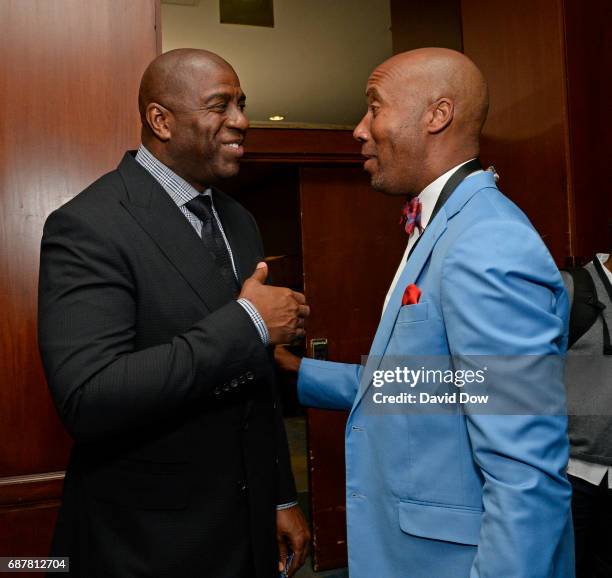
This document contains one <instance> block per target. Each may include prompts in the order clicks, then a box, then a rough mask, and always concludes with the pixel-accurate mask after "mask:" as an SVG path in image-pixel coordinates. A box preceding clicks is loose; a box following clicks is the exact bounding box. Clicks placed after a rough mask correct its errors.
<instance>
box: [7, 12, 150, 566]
mask: <svg viewBox="0 0 612 578" xmlns="http://www.w3.org/2000/svg"><path fill="white" fill-rule="evenodd" d="M158 18H159V6H158V1H157V0H138V1H137V2H135V1H133V0H100V1H96V2H82V1H81V0H54V1H53V2H50V1H48V0H3V2H1V3H0V50H1V52H2V55H3V62H2V68H1V70H0V102H2V106H1V107H0V130H1V131H2V133H1V135H0V309H1V310H2V312H3V315H2V318H1V320H0V343H1V344H2V346H1V348H0V385H1V387H0V407H1V408H2V416H1V419H0V440H2V443H1V445H0V503H3V504H8V503H9V502H12V503H13V504H14V505H13V506H11V507H10V511H9V510H6V508H7V507H8V506H6V507H5V508H4V509H3V511H2V514H1V515H0V536H1V537H0V555H17V554H18V555H37V556H38V555H40V556H42V555H44V554H45V553H46V552H47V548H48V537H49V535H50V532H51V524H52V522H53V519H54V517H55V508H56V505H57V498H58V495H59V490H60V487H61V483H56V482H52V481H50V478H49V477H48V476H47V478H46V482H44V483H43V482H42V481H41V480H38V486H36V484H35V483H33V482H31V480H30V482H29V483H24V480H27V479H30V477H31V475H32V474H41V473H45V472H56V471H59V470H62V469H63V468H64V467H65V464H66V460H67V456H68V450H69V446H70V440H69V438H68V436H67V435H66V434H65V433H64V430H63V427H62V425H61V424H60V422H59V420H58V418H57V416H56V413H55V409H54V408H53V405H52V403H51V399H50V396H49V394H48V392H47V388H46V385H45V381H44V377H43V373H42V369H41V365H40V361H39V357H38V347H37V341H36V309H37V308H36V301H37V283H38V258H39V247H40V238H41V234H42V225H43V223H44V221H45V219H46V217H47V215H48V214H49V213H50V212H51V211H52V210H53V209H55V208H56V207H58V206H59V205H61V204H62V203H64V202H65V201H67V200H68V199H70V198H71V197H72V196H74V195H75V194H77V193H78V192H79V191H80V190H82V189H83V188H84V187H85V186H86V185H88V184H89V183H90V182H92V181H93V180H94V179H96V178H97V177H99V176H100V175H101V174H103V173H104V172H106V171H108V170H110V169H112V168H113V167H115V166H116V165H117V164H118V162H119V161H120V159H121V156H122V154H123V151H124V150H125V149H127V148H130V147H134V146H136V145H137V144H138V142H139V118H138V110H137V92H138V84H139V81H140V76H141V75H142V72H143V70H144V68H145V67H146V65H147V63H148V62H149V61H150V60H151V59H152V58H153V57H155V55H156V54H157V53H158V51H159V45H158V43H159V37H158V28H159V27H158ZM156 27H157V30H156ZM19 476H26V478H23V477H19ZM43 477H44V476H43ZM52 477H53V476H51V478H52ZM32 484H34V485H32ZM40 484H43V486H44V485H45V484H47V485H46V489H44V491H43V490H41V486H40ZM49 484H50V485H49ZM35 487H38V490H33V488H35ZM36 491H39V492H42V493H40V494H39V495H36ZM32 492H34V493H32ZM28 496H29V498H28ZM32 500H34V502H36V503H34V502H32ZM41 500H42V501H41ZM24 502H32V503H29V505H28V506H27V507H24V506H23V503H24ZM20 503H21V504H22V506H21V507H20V506H19V504H20ZM37 504H38V505H37ZM41 504H42V505H41ZM7 524H11V525H13V526H14V531H13V530H10V531H9V530H8V529H7ZM15 548H17V550H15Z"/></svg>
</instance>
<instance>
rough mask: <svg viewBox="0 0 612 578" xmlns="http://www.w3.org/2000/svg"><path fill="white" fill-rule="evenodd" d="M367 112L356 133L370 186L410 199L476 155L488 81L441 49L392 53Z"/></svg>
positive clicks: (370, 89)
mask: <svg viewBox="0 0 612 578" xmlns="http://www.w3.org/2000/svg"><path fill="white" fill-rule="evenodd" d="M366 94H367V98H368V112H367V113H366V115H365V116H364V117H363V119H362V120H361V122H360V123H359V125H358V126H357V128H356V129H355V131H354V136H355V138H357V139H358V140H360V141H361V142H362V153H363V154H364V155H365V156H367V157H369V159H368V161H366V163H365V165H364V167H365V169H366V170H367V171H368V172H370V173H371V175H372V185H373V186H374V188H376V189H378V190H381V191H383V192H387V193H390V194H409V195H416V194H419V193H420V191H421V190H422V189H423V188H424V187H425V186H427V185H428V184H429V183H430V182H432V181H433V180H435V179H436V178H437V177H438V176H440V175H442V174H443V173H445V172H446V171H447V170H449V169H451V168H452V167H454V166H456V165H458V164H460V163H462V162H464V161H467V160H469V159H470V158H473V157H476V156H478V153H479V138H480V133H481V130H482V127H483V125H484V122H485V120H486V117H487V110H488V105H489V97H488V89H487V83H486V81H485V79H484V77H483V75H482V73H481V72H480V71H479V70H478V68H477V67H476V65H475V64H474V63H473V62H472V61H471V60H470V59H469V58H467V57H466V56H465V55H463V54H461V53H460V52H455V51H454V50H448V49H445V48H421V49H418V50H411V51H410V52H404V53H401V54H397V55H395V56H393V57H391V58H389V59H388V60H386V61H385V62H383V63H382V64H381V65H380V66H378V67H377V68H376V69H375V70H374V72H372V74H371V76H370V78H369V79H368V85H367V92H366Z"/></svg>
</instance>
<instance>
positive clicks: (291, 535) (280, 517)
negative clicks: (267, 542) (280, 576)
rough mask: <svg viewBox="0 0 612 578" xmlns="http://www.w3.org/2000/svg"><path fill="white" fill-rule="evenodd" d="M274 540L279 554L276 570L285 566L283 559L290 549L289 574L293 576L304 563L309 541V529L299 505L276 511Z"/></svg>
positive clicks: (285, 558)
mask: <svg viewBox="0 0 612 578" xmlns="http://www.w3.org/2000/svg"><path fill="white" fill-rule="evenodd" d="M276 540H277V541H278V552H279V555H280V560H279V562H278V571H279V572H282V571H283V569H284V568H285V560H287V555H288V551H289V550H291V551H292V552H293V553H294V557H293V562H291V566H290V568H289V576H293V575H294V574H295V573H296V572H297V571H298V570H299V569H300V568H301V567H302V566H303V565H304V562H305V561H306V554H307V553H308V544H309V543H310V530H309V529H308V524H307V523H306V519H305V518H304V514H302V510H300V508H299V506H293V507H291V508H287V509H285V510H277V511H276Z"/></svg>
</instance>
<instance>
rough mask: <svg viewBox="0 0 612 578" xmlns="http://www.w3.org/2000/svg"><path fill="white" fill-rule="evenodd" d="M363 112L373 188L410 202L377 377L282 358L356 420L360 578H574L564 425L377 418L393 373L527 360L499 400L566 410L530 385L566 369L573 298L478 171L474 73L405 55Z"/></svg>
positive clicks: (556, 415)
mask: <svg viewBox="0 0 612 578" xmlns="http://www.w3.org/2000/svg"><path fill="white" fill-rule="evenodd" d="M367 98H368V111H367V113H366V115H365V116H364V118H363V119H362V121H361V122H360V123H359V125H358V126H357V128H356V129H355V132H354V136H355V138H357V139H358V140H359V141H361V143H362V153H363V154H364V155H365V156H366V157H367V160H366V162H365V165H364V166H365V169H366V170H367V171H368V172H369V173H370V175H371V179H372V185H373V187H374V188H376V189H377V190H380V191H382V192H383V193H386V194H392V195H408V196H409V198H412V199H416V200H413V201H412V202H411V203H410V204H409V205H408V207H407V208H406V210H405V215H406V230H407V232H408V233H409V234H410V237H409V241H408V246H407V249H406V253H405V255H404V257H403V258H402V262H401V264H400V267H399V269H398V271H397V274H396V276H395V279H394V280H393V283H392V285H391V288H390V290H389V294H388V297H387V300H386V303H385V308H384V312H383V316H382V319H381V322H380V325H379V327H378V330H377V332H376V336H375V338H374V341H373V343H372V347H371V350H370V355H369V357H368V361H367V363H366V365H365V366H356V365H347V364H342V363H333V362H324V361H316V360H312V359H304V360H302V361H301V363H300V361H299V360H298V359H297V358H294V357H293V356H291V355H290V354H288V353H287V352H286V351H285V350H282V349H280V350H279V351H278V352H277V361H278V363H279V364H280V366H281V367H284V368H285V369H294V370H299V376H298V387H299V395H300V399H301V401H302V403H303V404H304V405H308V406H312V407H320V408H331V409H348V410H351V413H350V416H349V418H348V422H347V426H346V483H347V488H346V507H347V519H348V549H349V570H350V576H351V578H572V577H573V576H574V562H573V537H572V530H571V519H570V494H571V490H570V486H569V484H568V482H567V479H566V477H565V467H566V463H567V458H568V441H567V434H566V418H565V417H564V416H563V415H560V414H562V411H541V412H539V411H538V412H535V411H534V412H533V415H524V413H525V412H521V411H519V410H517V409H516V407H512V408H511V407H508V409H507V411H506V410H505V409H504V407H503V406H501V405H498V406H497V411H495V412H493V413H491V412H489V413H487V412H486V411H478V410H477V409H474V407H473V406H472V405H471V404H461V403H459V402H457V403H453V402H452V401H449V402H448V403H447V404H446V411H444V412H441V411H437V412H436V411H427V410H425V411H420V412H412V413H410V412H407V411H406V412H404V411H402V410H401V409H399V410H398V406H390V407H393V409H392V410H391V409H389V411H385V410H384V409H382V410H379V411H375V410H373V403H372V399H373V396H374V394H375V393H376V392H377V391H381V390H380V388H377V387H376V386H375V385H373V379H372V378H373V376H376V375H378V376H380V368H381V367H386V368H388V367H390V366H392V365H393V364H392V363H391V362H390V361H389V360H391V359H392V358H393V356H401V358H403V359H409V358H411V356H417V357H418V356H439V358H440V359H442V358H444V357H445V356H446V357H447V358H448V359H450V358H451V356H452V357H453V359H457V356H491V358H493V357H494V356H497V357H499V358H503V359H510V358H513V359H518V360H522V361H521V364H520V365H521V370H520V371H517V373H516V375H515V376H514V377H513V379H511V380H507V382H504V383H503V385H502V387H501V388H498V390H497V391H496V392H495V391H494V392H493V393H495V394H496V395H501V396H502V397H503V396H504V395H507V396H508V398H509V399H510V398H515V399H523V401H524V400H526V399H531V397H533V396H535V397H538V396H539V397H542V398H546V399H551V400H553V406H555V407H557V408H559V407H561V408H562V407H563V406H564V387H563V383H562V378H561V376H560V374H559V373H554V372H552V371H550V372H545V378H544V379H541V378H537V379H534V376H535V375H536V372H537V365H538V360H539V361H541V360H542V359H544V360H546V359H559V356H562V355H564V353H565V347H566V324H567V298H566V295H565V292H564V289H563V284H562V281H561V278H560V276H559V273H558V271H557V267H556V266H555V263H554V262H553V260H552V258H551V256H550V254H549V253H548V251H547V249H546V247H545V246H544V244H543V243H542V241H541V239H540V237H539V236H538V234H537V232H536V231H535V230H534V229H533V227H532V226H531V224H530V223H529V221H528V219H527V217H526V216H525V215H524V214H523V213H522V212H521V211H520V209H518V208H517V207H516V206H515V205H514V204H513V203H512V202H511V201H510V200H508V199H507V198H506V197H505V196H504V195H503V194H502V193H501V192H500V191H499V190H498V188H497V186H496V181H495V175H494V174H493V173H491V172H489V171H482V170H480V169H479V165H478V161H477V160H475V159H477V157H478V154H479V137H480V132H481V129H482V126H483V124H484V121H485V118H486V114H487V108H488V92H487V86H486V82H485V80H484V78H483V77H482V74H481V73H480V71H479V70H478V69H477V68H476V66H475V65H474V64H473V63H472V62H471V61H470V60H469V59H468V58H466V57H465V56H464V55H462V54H460V53H457V52H454V51H450V50H445V49H420V50H415V51H411V52H407V53H403V54H399V55H396V56H394V57H392V58H391V59H389V60H387V61H386V62H384V63H383V64H382V65H380V66H379V67H378V68H377V69H376V70H375V71H374V72H373V73H372V75H371V76H370V78H369V80H368V85H367ZM532 192H533V194H537V191H532ZM417 241H418V243H417ZM413 285H414V286H415V287H413ZM408 288H411V289H408ZM532 370H533V372H532ZM374 372H379V373H376V374H375V373H374ZM541 374H542V373H540V374H539V375H541ZM451 385H452V386H454V385H457V384H456V383H455V384H451ZM448 387H451V386H448ZM387 393H388V392H387ZM415 393H417V395H418V392H416V391H415ZM532 394H533V395H532ZM379 397H380V396H379ZM449 399H450V398H449ZM536 405H537V404H536ZM527 406H529V404H528V403H527ZM536 413H537V415H536Z"/></svg>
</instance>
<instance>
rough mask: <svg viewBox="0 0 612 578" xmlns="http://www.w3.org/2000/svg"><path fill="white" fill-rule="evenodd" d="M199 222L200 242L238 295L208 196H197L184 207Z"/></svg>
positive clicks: (238, 291) (236, 283)
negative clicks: (200, 223) (200, 227)
mask: <svg viewBox="0 0 612 578" xmlns="http://www.w3.org/2000/svg"><path fill="white" fill-rule="evenodd" d="M185 206H186V207H187V208H188V209H189V210H190V211H191V212H192V213H193V214H194V215H195V216H196V217H197V218H198V219H200V221H202V241H203V242H204V245H206V248H207V249H208V250H209V251H210V253H211V255H212V257H213V259H214V260H215V263H216V264H217V267H219V270H220V271H221V275H222V276H223V278H224V279H225V280H226V281H227V282H228V284H229V286H230V287H231V288H232V290H233V291H234V294H235V295H238V293H240V286H239V285H238V281H237V280H236V276H235V275H234V269H233V268H232V260H231V257H230V255H229V252H228V250H227V246H226V245H225V241H224V240H223V235H222V234H221V229H220V228H219V223H217V219H215V215H214V213H213V210H212V199H211V197H210V195H198V196H197V197H194V198H193V199H191V201H189V202H188V203H187V204H186V205H185Z"/></svg>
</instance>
